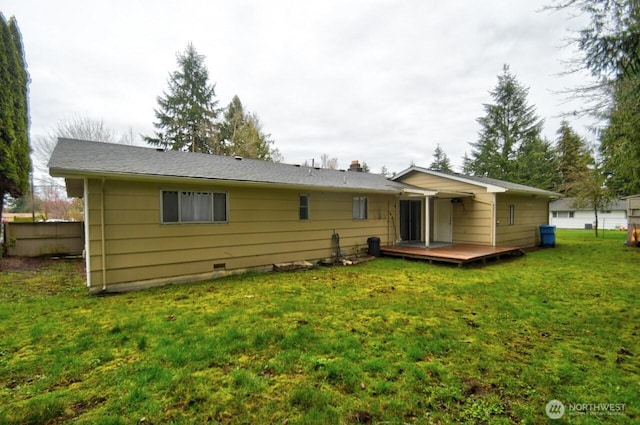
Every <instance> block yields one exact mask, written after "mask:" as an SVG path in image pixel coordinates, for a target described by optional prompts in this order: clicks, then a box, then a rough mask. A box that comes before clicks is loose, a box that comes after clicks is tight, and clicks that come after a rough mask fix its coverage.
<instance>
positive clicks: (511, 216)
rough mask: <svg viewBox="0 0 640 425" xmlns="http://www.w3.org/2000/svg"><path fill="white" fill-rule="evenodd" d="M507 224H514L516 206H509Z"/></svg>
mask: <svg viewBox="0 0 640 425" xmlns="http://www.w3.org/2000/svg"><path fill="white" fill-rule="evenodd" d="M509 224H510V225H513V224H516V206H515V205H509Z"/></svg>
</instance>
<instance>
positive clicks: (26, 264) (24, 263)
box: [0, 257, 56, 272]
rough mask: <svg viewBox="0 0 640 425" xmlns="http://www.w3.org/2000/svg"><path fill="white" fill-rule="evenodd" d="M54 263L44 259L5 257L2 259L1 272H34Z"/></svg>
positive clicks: (0, 263)
mask: <svg viewBox="0 0 640 425" xmlns="http://www.w3.org/2000/svg"><path fill="white" fill-rule="evenodd" d="M54 261H56V260H53V259H51V258H43V257H35V258H30V257H3V258H0V271H3V272H32V271H37V270H40V269H42V268H44V267H47V266H50V265H51V264H52V263H53V262H54Z"/></svg>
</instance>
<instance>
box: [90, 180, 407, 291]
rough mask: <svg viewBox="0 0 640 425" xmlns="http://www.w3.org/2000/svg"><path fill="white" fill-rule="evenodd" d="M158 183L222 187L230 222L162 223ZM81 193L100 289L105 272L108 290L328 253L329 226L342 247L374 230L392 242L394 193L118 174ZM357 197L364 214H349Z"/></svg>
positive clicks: (95, 285)
mask: <svg viewBox="0 0 640 425" xmlns="http://www.w3.org/2000/svg"><path fill="white" fill-rule="evenodd" d="M161 190H201V191H215V192H226V193H228V211H229V214H228V220H229V221H228V222H227V223H172V224H162V223H161V222H160V221H161V219H160V193H161ZM300 194H306V195H308V196H309V220H300V219H299V195H300ZM86 196H87V205H88V208H87V219H88V227H89V241H88V245H89V246H88V248H89V250H88V253H89V255H90V259H89V265H90V270H89V271H88V273H89V274H90V277H89V278H90V280H89V282H90V285H91V289H92V291H99V290H101V289H102V288H103V278H102V276H103V272H104V274H105V275H106V283H107V290H119V289H118V286H120V287H121V288H125V287H126V289H132V288H135V287H136V286H137V285H138V286H141V287H145V286H150V284H149V283H150V282H152V283H154V284H160V283H170V282H172V281H181V280H195V279H197V278H210V277H214V276H215V274H214V265H215V268H216V272H215V273H223V272H230V271H234V270H247V269H253V268H261V267H265V266H270V265H272V264H274V263H280V262H289V261H298V260H311V259H320V258H326V257H330V256H331V254H332V253H333V252H334V245H333V243H332V234H333V231H334V230H335V231H336V232H337V233H338V234H339V235H340V246H341V249H342V251H343V252H345V253H346V254H351V253H355V251H356V250H360V249H363V248H365V247H366V244H367V239H368V237H371V236H377V237H380V239H381V242H382V243H383V244H386V243H389V239H390V235H392V234H393V229H392V228H391V227H390V220H389V219H388V217H390V212H391V211H395V208H396V197H395V196H394V195H380V194H366V193H359V192H353V193H349V192H323V191H310V190H292V189H282V188H274V189H269V188H264V187H262V188H257V187H248V186H225V185H218V184H210V185H193V184H181V183H170V184H167V183H159V182H157V183H156V182H131V181H119V180H106V181H105V182H104V191H103V182H102V181H101V180H99V179H89V181H88V193H87V194H86ZM354 196H366V197H367V198H368V219H366V220H353V219H352V199H353V197H354ZM103 200H104V211H103V209H102V201H103ZM103 214H104V235H105V238H104V241H103V240H102V231H103V226H102V222H101V217H102V215H103ZM103 246H104V249H105V251H104V254H105V255H104V258H105V265H106V268H105V269H104V270H103V253H102V247H103Z"/></svg>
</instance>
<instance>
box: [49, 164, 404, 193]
mask: <svg viewBox="0 0 640 425" xmlns="http://www.w3.org/2000/svg"><path fill="white" fill-rule="evenodd" d="M49 174H50V175H51V176H53V177H63V178H71V179H83V178H103V177H104V178H112V179H117V180H136V181H155V182H166V183H176V184H177V183H185V182H188V183H191V184H206V183H212V182H220V183H224V184H225V185H230V186H245V187H247V186H249V187H264V188H271V189H293V190H296V189H297V190H325V191H330V192H360V193H379V194H387V195H400V194H402V193H403V191H404V189H403V188H395V187H389V188H388V189H375V188H366V187H354V186H349V185H347V184H345V185H344V186H330V185H305V184H297V183H291V184H289V183H274V182H260V181H251V180H229V179H217V178H206V177H188V176H167V175H157V174H136V173H115V172H105V171H83V170H69V169H61V168H50V169H49Z"/></svg>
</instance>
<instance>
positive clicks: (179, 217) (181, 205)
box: [161, 190, 228, 223]
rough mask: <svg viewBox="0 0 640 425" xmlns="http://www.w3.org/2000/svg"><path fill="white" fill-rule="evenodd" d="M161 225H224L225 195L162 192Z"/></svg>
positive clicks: (225, 220) (174, 191) (221, 193)
mask: <svg viewBox="0 0 640 425" xmlns="http://www.w3.org/2000/svg"><path fill="white" fill-rule="evenodd" d="M161 203H162V206H161V208H162V217H161V221H162V222H163V223H226V222H227V221H228V218H227V215H228V213H227V194H226V193H224V192H201V191H179V190H163V191H162V194H161Z"/></svg>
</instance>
